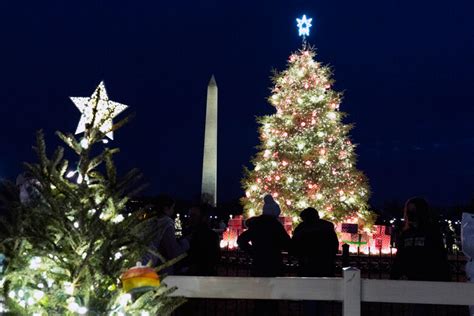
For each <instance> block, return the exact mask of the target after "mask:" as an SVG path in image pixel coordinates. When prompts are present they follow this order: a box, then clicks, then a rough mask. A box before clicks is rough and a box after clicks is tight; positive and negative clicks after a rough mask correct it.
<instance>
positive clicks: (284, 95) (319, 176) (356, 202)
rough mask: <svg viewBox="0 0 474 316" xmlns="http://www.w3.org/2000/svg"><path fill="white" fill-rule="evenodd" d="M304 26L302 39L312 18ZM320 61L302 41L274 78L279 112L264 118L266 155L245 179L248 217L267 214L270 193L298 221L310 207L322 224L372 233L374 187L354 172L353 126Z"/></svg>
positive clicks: (272, 100) (260, 155)
mask: <svg viewBox="0 0 474 316" xmlns="http://www.w3.org/2000/svg"><path fill="white" fill-rule="evenodd" d="M298 26H299V30H300V35H302V36H303V37H304V36H306V35H309V27H310V26H311V19H306V16H303V19H298ZM315 55H316V54H315V51H314V49H312V48H311V47H308V46H307V44H306V42H305V40H303V47H302V49H301V50H300V51H298V52H296V53H294V54H292V55H291V56H290V58H289V62H288V68H287V69H286V70H285V71H283V72H281V73H277V74H276V75H275V76H274V77H273V82H274V87H273V89H272V95H271V97H270V98H269V102H270V103H271V104H272V105H273V106H274V107H275V108H276V113H275V114H273V115H268V116H264V117H261V118H260V119H259V123H260V125H261V127H260V140H261V145H260V146H259V150H260V151H259V152H258V153H257V155H256V157H255V158H254V159H253V164H254V169H253V170H251V171H248V170H247V171H246V174H245V177H244V179H243V181H242V183H243V187H244V189H245V194H246V196H245V197H244V198H243V204H244V208H245V210H246V212H247V215H248V216H253V215H255V214H258V213H260V212H261V209H262V206H263V196H264V195H265V194H271V195H272V196H273V197H274V199H275V200H276V201H277V202H278V203H279V204H280V207H281V209H282V211H283V214H284V215H286V216H292V217H294V219H295V220H297V215H298V213H299V212H300V211H302V210H303V209H304V208H306V207H310V206H311V207H314V208H316V209H317V210H318V211H319V212H320V215H321V216H322V217H323V218H326V219H329V220H331V221H334V222H343V221H349V222H356V223H359V224H361V225H360V227H367V226H368V225H369V224H370V223H372V221H373V215H372V213H371V212H370V211H368V204H367V201H368V198H369V188H368V184H367V180H366V178H365V176H364V175H363V174H362V172H360V171H358V170H357V169H356V168H355V160H356V156H355V153H354V148H355V145H354V144H353V143H352V142H351V140H350V139H349V131H350V129H351V126H350V125H347V124H344V123H343V122H342V120H343V118H344V116H345V114H344V113H343V112H341V111H339V105H340V103H341V99H342V95H341V93H339V92H335V91H334V90H332V89H331V86H332V84H333V80H332V79H331V70H330V69H329V67H327V66H323V65H322V64H320V63H319V62H317V61H315V60H314V57H315Z"/></svg>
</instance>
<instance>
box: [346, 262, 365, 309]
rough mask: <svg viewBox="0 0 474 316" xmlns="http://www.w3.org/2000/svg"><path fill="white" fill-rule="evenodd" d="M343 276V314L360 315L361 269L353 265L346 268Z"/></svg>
mask: <svg viewBox="0 0 474 316" xmlns="http://www.w3.org/2000/svg"><path fill="white" fill-rule="evenodd" d="M343 277H344V279H343V281H344V285H343V292H344V293H343V302H342V315H343V316H360V299H361V295H360V292H361V282H360V270H359V269H357V268H352V267H349V268H344V270H343Z"/></svg>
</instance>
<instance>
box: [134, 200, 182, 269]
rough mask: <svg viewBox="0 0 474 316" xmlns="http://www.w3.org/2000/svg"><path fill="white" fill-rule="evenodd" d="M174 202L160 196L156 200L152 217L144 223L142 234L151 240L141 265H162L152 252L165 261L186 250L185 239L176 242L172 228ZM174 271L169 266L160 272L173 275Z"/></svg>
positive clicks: (172, 267)
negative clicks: (149, 263)
mask: <svg viewBox="0 0 474 316" xmlns="http://www.w3.org/2000/svg"><path fill="white" fill-rule="evenodd" d="M174 205H175V202H174V200H173V199H172V198H171V197H169V196H166V195H161V196H159V197H158V198H157V200H156V209H154V210H153V211H154V213H153V214H152V217H151V218H150V219H148V220H146V222H145V223H144V224H145V225H144V229H143V230H144V231H143V233H144V234H148V235H149V236H147V237H146V238H148V239H150V240H151V243H150V245H149V249H150V250H151V251H150V252H148V253H147V254H146V255H145V256H144V257H143V258H142V263H143V264H147V263H148V262H149V261H151V263H152V266H159V265H160V264H163V263H164V262H162V261H161V260H160V258H159V256H157V255H155V254H154V252H158V253H159V254H160V255H161V256H162V257H163V258H164V259H165V261H168V260H171V259H173V258H176V257H178V256H179V255H181V254H183V253H185V252H186V250H188V248H189V244H188V242H187V240H186V239H182V240H180V241H178V240H177V239H176V233H175V228H174V225H175V223H174V220H173V219H172V218H171V217H172V216H173V214H174ZM175 270H176V267H175V266H171V267H169V268H166V269H164V270H163V271H162V273H166V274H173V273H174V272H175Z"/></svg>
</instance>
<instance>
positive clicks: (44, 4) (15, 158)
mask: <svg viewBox="0 0 474 316" xmlns="http://www.w3.org/2000/svg"><path fill="white" fill-rule="evenodd" d="M473 12H474V1H472V0H465V1H458V0H454V1H439V0H431V1H427V0H417V1H408V0H405V1H393V0H385V1H380V0H378V1H373V0H369V1H314V0H313V1H275V0H272V1H248V0H241V1H151V0H144V1H122V0H107V1H106V0H102V1H100V0H94V1H91V0H81V1H79V0H76V1H72V0H70V1H64V0H60V1H53V0H48V1H37V0H25V1H1V2H0V38H1V39H2V48H1V52H0V62H1V68H0V100H1V101H0V102H1V105H0V148H1V149H0V177H7V178H14V177H15V176H16V174H18V172H19V171H20V170H21V162H22V161H32V160H34V159H35V158H34V154H33V152H32V151H31V146H32V145H33V142H34V132H35V131H36V130H38V129H40V128H43V129H44V130H45V132H46V134H47V141H48V143H49V145H50V147H53V145H54V146H55V145H57V144H59V142H58V141H57V140H56V137H55V136H54V134H53V132H54V131H55V130H61V131H65V132H68V131H70V132H73V131H75V128H76V125H77V122H78V121H79V118H80V113H79V111H78V110H77V109H76V108H75V106H74V105H73V103H72V102H70V101H69V99H68V97H69V96H90V95H91V93H92V92H93V90H94V88H95V87H96V86H97V84H98V83H99V82H100V80H105V83H106V86H107V89H108V92H109V96H110V97H111V99H112V100H114V101H118V102H122V103H125V104H128V105H130V110H129V111H128V112H129V113H132V112H135V113H136V115H137V116H136V119H135V120H134V121H133V122H132V123H131V124H130V125H128V126H126V127H124V128H123V129H121V130H119V131H118V132H117V133H116V134H115V137H116V140H115V141H114V144H115V145H117V146H119V147H121V150H122V153H121V154H120V155H119V156H118V160H117V163H118V166H119V167H120V168H121V170H126V169H129V168H131V167H138V168H140V169H141V170H142V171H143V173H144V174H145V176H146V179H147V181H148V182H149V183H150V184H151V186H150V189H149V192H148V193H150V194H153V193H158V192H168V193H171V194H174V195H177V196H180V197H184V198H191V197H193V196H195V195H196V194H197V193H198V192H199V190H200V180H201V163H202V145H203V135H204V117H205V98H206V86H207V82H208V80H209V77H210V76H211V74H212V73H214V74H215V76H216V79H217V83H218V86H219V111H220V113H219V124H220V127H219V166H218V168H219V176H218V190H219V200H220V201H226V200H229V199H231V198H235V197H239V196H240V195H241V194H242V192H241V190H240V177H241V175H242V166H243V165H246V164H247V165H248V163H249V158H250V157H251V156H252V155H253V154H254V153H255V150H254V147H255V145H257V143H258V138H257V136H258V134H257V125H256V123H255V116H257V115H263V114H269V113H273V111H274V108H273V107H271V106H270V105H269V104H268V103H267V102H266V97H267V96H268V95H269V87H270V86H271V82H270V80H269V76H270V74H271V70H272V69H273V68H277V69H280V70H282V69H283V68H284V67H285V65H286V60H287V58H288V56H289V55H290V53H291V52H292V51H294V50H297V49H298V48H299V47H300V45H301V44H300V43H301V41H300V39H299V38H298V36H297V30H296V27H295V18H296V17H299V16H301V15H302V14H303V13H305V14H307V15H308V16H311V17H312V18H313V25H314V26H313V28H312V34H311V36H310V38H309V41H310V43H311V44H313V45H315V46H316V47H317V49H318V57H317V58H318V60H319V61H321V62H323V63H326V64H330V65H331V66H333V68H334V71H335V79H336V81H337V83H336V89H338V90H340V91H342V90H343V91H345V98H344V102H343V103H342V105H341V109H342V110H343V111H345V112H347V113H348V114H349V116H348V118H347V119H346V122H351V123H354V124H355V129H354V130H353V131H352V138H353V140H354V142H355V143H358V144H359V147H358V149H357V153H358V155H359V162H358V167H359V169H361V170H363V171H364V172H365V173H366V174H367V176H368V177H369V179H370V184H371V187H372V190H373V197H372V203H373V204H374V205H377V204H380V203H382V202H383V201H384V200H388V199H392V198H397V199H405V198H407V197H409V196H411V195H416V194H421V195H425V196H427V197H428V198H429V199H430V200H431V201H433V202H434V203H437V204H446V203H448V204H452V203H456V202H464V201H467V200H469V199H470V198H471V197H472V196H473V193H474V163H473V162H474V159H473V154H474V124H473V116H474V109H473V107H474V102H473V99H474V79H473V73H474V19H473Z"/></svg>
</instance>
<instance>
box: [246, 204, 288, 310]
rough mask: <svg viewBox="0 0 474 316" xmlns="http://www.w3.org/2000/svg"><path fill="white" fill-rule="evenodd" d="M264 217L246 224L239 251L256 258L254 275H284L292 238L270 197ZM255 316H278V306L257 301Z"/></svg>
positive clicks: (254, 218) (252, 219)
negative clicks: (283, 252)
mask: <svg viewBox="0 0 474 316" xmlns="http://www.w3.org/2000/svg"><path fill="white" fill-rule="evenodd" d="M262 211H263V212H262V213H263V214H262V215H260V216H257V217H252V218H249V219H248V220H247V221H246V226H247V228H248V229H247V230H246V231H245V232H243V233H242V234H241V235H240V236H239V238H238V239H237V243H238V245H239V248H240V249H241V250H243V251H245V252H247V253H249V254H250V256H251V257H252V269H251V273H252V276H255V277H276V276H280V275H282V274H283V257H282V254H281V252H282V250H286V249H288V248H289V246H290V236H288V234H287V233H286V231H285V229H284V228H283V225H282V224H281V223H280V222H279V221H278V216H279V215H280V206H279V205H278V204H277V203H276V202H275V201H274V200H273V198H272V196H271V195H266V196H265V198H264V205H263V209H262ZM253 315H256V316H263V315H268V316H273V315H278V304H275V302H272V301H268V300H257V301H256V302H255V309H254V313H253Z"/></svg>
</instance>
